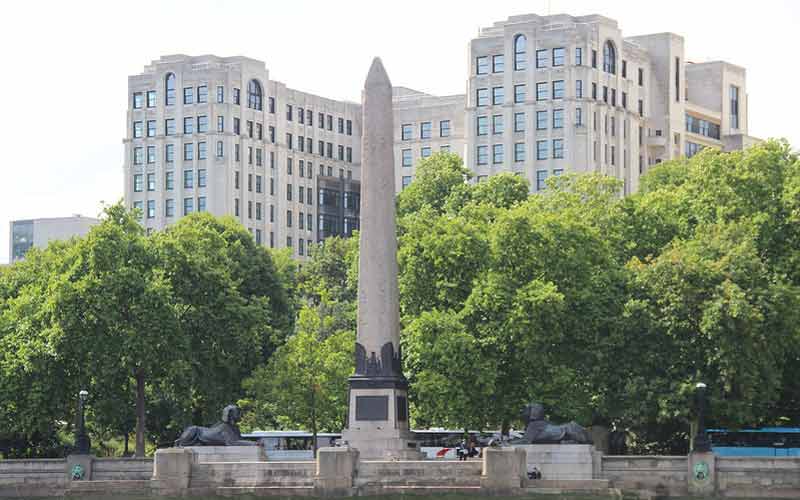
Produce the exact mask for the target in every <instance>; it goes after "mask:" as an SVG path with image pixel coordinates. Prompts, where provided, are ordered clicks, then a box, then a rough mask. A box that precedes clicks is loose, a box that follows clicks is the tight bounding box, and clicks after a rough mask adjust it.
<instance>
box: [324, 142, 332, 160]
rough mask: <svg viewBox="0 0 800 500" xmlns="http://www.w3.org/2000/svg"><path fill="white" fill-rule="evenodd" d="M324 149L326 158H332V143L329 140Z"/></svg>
mask: <svg viewBox="0 0 800 500" xmlns="http://www.w3.org/2000/svg"><path fill="white" fill-rule="evenodd" d="M325 149H326V152H327V156H328V158H333V143H330V142H329V143H327V144H326V148H325Z"/></svg>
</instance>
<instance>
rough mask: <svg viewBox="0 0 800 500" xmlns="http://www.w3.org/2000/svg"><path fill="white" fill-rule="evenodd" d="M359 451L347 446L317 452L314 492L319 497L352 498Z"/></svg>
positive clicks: (321, 449) (322, 449)
mask: <svg viewBox="0 0 800 500" xmlns="http://www.w3.org/2000/svg"><path fill="white" fill-rule="evenodd" d="M357 465H358V450H356V449H354V448H350V447H347V446H343V447H339V448H320V449H319V450H317V474H316V476H315V477H314V490H315V493H316V494H317V495H319V496H337V497H342V496H351V495H352V489H353V477H354V476H355V474H356V467H357Z"/></svg>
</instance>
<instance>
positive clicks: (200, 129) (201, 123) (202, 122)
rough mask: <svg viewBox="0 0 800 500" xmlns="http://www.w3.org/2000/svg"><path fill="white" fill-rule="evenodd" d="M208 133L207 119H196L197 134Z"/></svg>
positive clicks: (203, 117) (203, 116)
mask: <svg viewBox="0 0 800 500" xmlns="http://www.w3.org/2000/svg"><path fill="white" fill-rule="evenodd" d="M207 132H208V117H207V116H205V115H201V116H198V117H197V133H198V134H205V133H207Z"/></svg>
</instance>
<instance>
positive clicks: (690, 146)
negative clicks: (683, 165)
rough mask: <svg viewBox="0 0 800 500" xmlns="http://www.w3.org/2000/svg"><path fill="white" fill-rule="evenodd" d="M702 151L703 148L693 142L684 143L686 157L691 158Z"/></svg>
mask: <svg viewBox="0 0 800 500" xmlns="http://www.w3.org/2000/svg"><path fill="white" fill-rule="evenodd" d="M701 149H703V146H701V145H700V144H696V143H694V142H689V141H686V157H687V158H691V157H692V156H694V155H696V154H697V153H699V152H700V150H701Z"/></svg>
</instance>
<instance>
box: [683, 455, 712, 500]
mask: <svg viewBox="0 0 800 500" xmlns="http://www.w3.org/2000/svg"><path fill="white" fill-rule="evenodd" d="M687 462H688V464H689V474H688V478H689V494H690V495H695V496H714V495H715V494H716V492H717V462H716V456H715V455H714V453H713V452H710V451H705V452H697V451H695V452H692V453H690V454H689V457H688V460H687Z"/></svg>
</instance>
